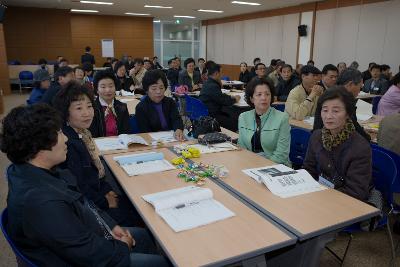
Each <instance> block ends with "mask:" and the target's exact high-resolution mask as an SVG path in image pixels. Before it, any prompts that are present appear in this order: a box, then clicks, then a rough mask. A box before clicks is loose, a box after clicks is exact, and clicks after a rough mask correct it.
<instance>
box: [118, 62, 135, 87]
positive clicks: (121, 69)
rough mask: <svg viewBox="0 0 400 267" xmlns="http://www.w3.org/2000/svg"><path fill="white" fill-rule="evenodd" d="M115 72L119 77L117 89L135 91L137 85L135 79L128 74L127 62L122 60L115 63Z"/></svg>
mask: <svg viewBox="0 0 400 267" xmlns="http://www.w3.org/2000/svg"><path fill="white" fill-rule="evenodd" d="M114 73H115V76H116V77H117V80H116V84H115V88H116V90H117V91H121V90H124V91H127V92H134V91H135V86H134V84H133V80H132V78H131V77H129V76H128V75H126V67H125V64H124V63H123V62H121V61H118V62H117V63H115V66H114Z"/></svg>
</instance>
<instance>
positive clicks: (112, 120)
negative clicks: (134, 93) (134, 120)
mask: <svg viewBox="0 0 400 267" xmlns="http://www.w3.org/2000/svg"><path fill="white" fill-rule="evenodd" d="M93 84H94V90H95V92H96V93H97V94H98V97H97V99H96V100H95V101H94V106H93V108H94V119H93V122H92V125H90V132H91V133H92V136H93V137H102V136H115V135H119V134H129V133H130V132H131V128H130V125H129V113H128V108H127V106H126V104H125V103H122V102H121V101H118V100H117V99H115V85H116V84H117V79H116V78H115V75H114V73H112V72H111V71H107V70H105V71H98V72H96V75H95V77H94V81H93Z"/></svg>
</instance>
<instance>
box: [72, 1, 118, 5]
mask: <svg viewBox="0 0 400 267" xmlns="http://www.w3.org/2000/svg"><path fill="white" fill-rule="evenodd" d="M80 2H81V3H82V4H95V5H114V3H111V2H98V1H80Z"/></svg>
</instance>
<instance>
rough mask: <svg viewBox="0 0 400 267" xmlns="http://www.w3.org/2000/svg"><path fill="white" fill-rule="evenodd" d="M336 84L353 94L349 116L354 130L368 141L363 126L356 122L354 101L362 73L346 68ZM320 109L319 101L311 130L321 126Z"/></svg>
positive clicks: (358, 90) (369, 138) (359, 88)
mask: <svg viewBox="0 0 400 267" xmlns="http://www.w3.org/2000/svg"><path fill="white" fill-rule="evenodd" d="M337 85H338V86H343V87H344V88H345V89H346V91H348V92H349V93H351V94H352V95H353V96H354V99H353V101H354V109H355V111H354V113H353V115H352V117H351V120H352V121H353V124H354V127H355V128H356V131H357V132H358V133H359V134H360V135H361V136H362V137H364V138H365V139H366V140H367V141H368V142H370V141H371V136H370V135H369V134H368V133H366V132H365V130H364V128H363V127H362V126H361V125H360V124H359V123H358V121H357V114H356V109H357V106H356V103H357V99H356V97H357V95H358V93H360V90H361V87H362V86H363V83H362V74H361V72H360V71H358V70H355V69H346V70H345V71H343V72H342V73H341V74H340V76H339V78H338V80H337ZM321 109H322V106H321V104H320V103H318V105H317V109H316V111H315V118H314V127H313V131H314V130H317V129H321V128H322V127H323V123H322V118H321Z"/></svg>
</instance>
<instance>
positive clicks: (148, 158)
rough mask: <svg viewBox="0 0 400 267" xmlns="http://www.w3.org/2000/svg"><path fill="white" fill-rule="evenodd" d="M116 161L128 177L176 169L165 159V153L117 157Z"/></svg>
mask: <svg viewBox="0 0 400 267" xmlns="http://www.w3.org/2000/svg"><path fill="white" fill-rule="evenodd" d="M114 160H115V161H116V162H118V164H119V165H120V166H121V168H122V169H123V170H124V171H125V172H126V174H127V175H128V176H134V175H140V174H146V173H154V172H162V171H167V170H173V169H175V167H174V166H173V165H172V164H171V163H169V162H168V161H167V160H165V159H164V154H163V153H157V152H147V153H137V154H130V155H124V156H116V157H114Z"/></svg>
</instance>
